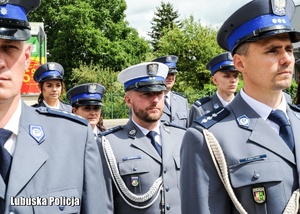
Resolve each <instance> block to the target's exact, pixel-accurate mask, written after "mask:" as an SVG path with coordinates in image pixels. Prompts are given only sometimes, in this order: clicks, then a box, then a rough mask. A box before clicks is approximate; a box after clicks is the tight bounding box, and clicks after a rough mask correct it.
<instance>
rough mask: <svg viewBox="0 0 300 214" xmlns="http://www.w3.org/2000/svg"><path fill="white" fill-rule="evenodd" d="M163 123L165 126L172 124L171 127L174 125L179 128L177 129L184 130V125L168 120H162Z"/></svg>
mask: <svg viewBox="0 0 300 214" xmlns="http://www.w3.org/2000/svg"><path fill="white" fill-rule="evenodd" d="M163 125H165V126H172V127H175V128H179V129H183V130H186V127H183V126H180V125H177V124H175V123H170V122H168V121H164V122H163Z"/></svg>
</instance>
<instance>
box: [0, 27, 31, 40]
mask: <svg viewBox="0 0 300 214" xmlns="http://www.w3.org/2000/svg"><path fill="white" fill-rule="evenodd" d="M30 36H31V34H30V30H28V29H18V28H6V27H0V38H1V39H8V40H18V41H26V40H28V39H29V38H30Z"/></svg>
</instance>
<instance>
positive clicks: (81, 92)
mask: <svg viewBox="0 0 300 214" xmlns="http://www.w3.org/2000/svg"><path fill="white" fill-rule="evenodd" d="M104 93H105V88H104V86H103V85H101V84H98V83H85V84H81V85H78V86H75V87H73V88H71V89H70V90H69V91H68V92H67V98H68V99H69V100H70V102H71V105H72V112H73V113H74V114H77V115H79V116H81V117H83V118H85V119H87V120H88V122H89V124H90V125H91V127H92V129H93V132H94V134H95V135H98V134H99V133H100V132H101V131H105V130H106V129H105V127H104V125H103V118H102V111H101V106H102V97H103V95H104Z"/></svg>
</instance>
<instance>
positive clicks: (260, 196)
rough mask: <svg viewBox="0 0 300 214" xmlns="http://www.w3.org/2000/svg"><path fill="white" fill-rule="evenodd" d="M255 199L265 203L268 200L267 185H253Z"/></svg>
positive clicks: (259, 202)
mask: <svg viewBox="0 0 300 214" xmlns="http://www.w3.org/2000/svg"><path fill="white" fill-rule="evenodd" d="M252 196H253V200H254V201H255V202H256V203H258V204H263V203H265V202H266V200H267V192H266V190H265V187H253V188H252Z"/></svg>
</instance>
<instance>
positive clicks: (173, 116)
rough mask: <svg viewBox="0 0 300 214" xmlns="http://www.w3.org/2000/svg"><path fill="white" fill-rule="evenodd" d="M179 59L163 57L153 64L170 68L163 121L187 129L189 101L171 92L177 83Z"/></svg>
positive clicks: (172, 56)
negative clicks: (156, 63)
mask: <svg viewBox="0 0 300 214" xmlns="http://www.w3.org/2000/svg"><path fill="white" fill-rule="evenodd" d="M177 61H178V57H177V56H174V55H168V56H162V57H159V58H156V59H154V60H152V62H161V63H164V64H166V65H167V66H168V67H169V72H168V76H167V77H166V87H167V89H166V91H165V98H164V99H165V107H164V112H163V115H162V117H161V120H162V121H168V122H171V123H175V124H177V125H180V126H183V127H187V126H188V124H189V122H188V116H189V107H188V100H187V99H186V97H184V96H183V95H182V94H180V93H178V92H175V91H171V90H172V87H173V86H174V84H175V81H176V75H177V72H178V71H177V67H176V63H177Z"/></svg>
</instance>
